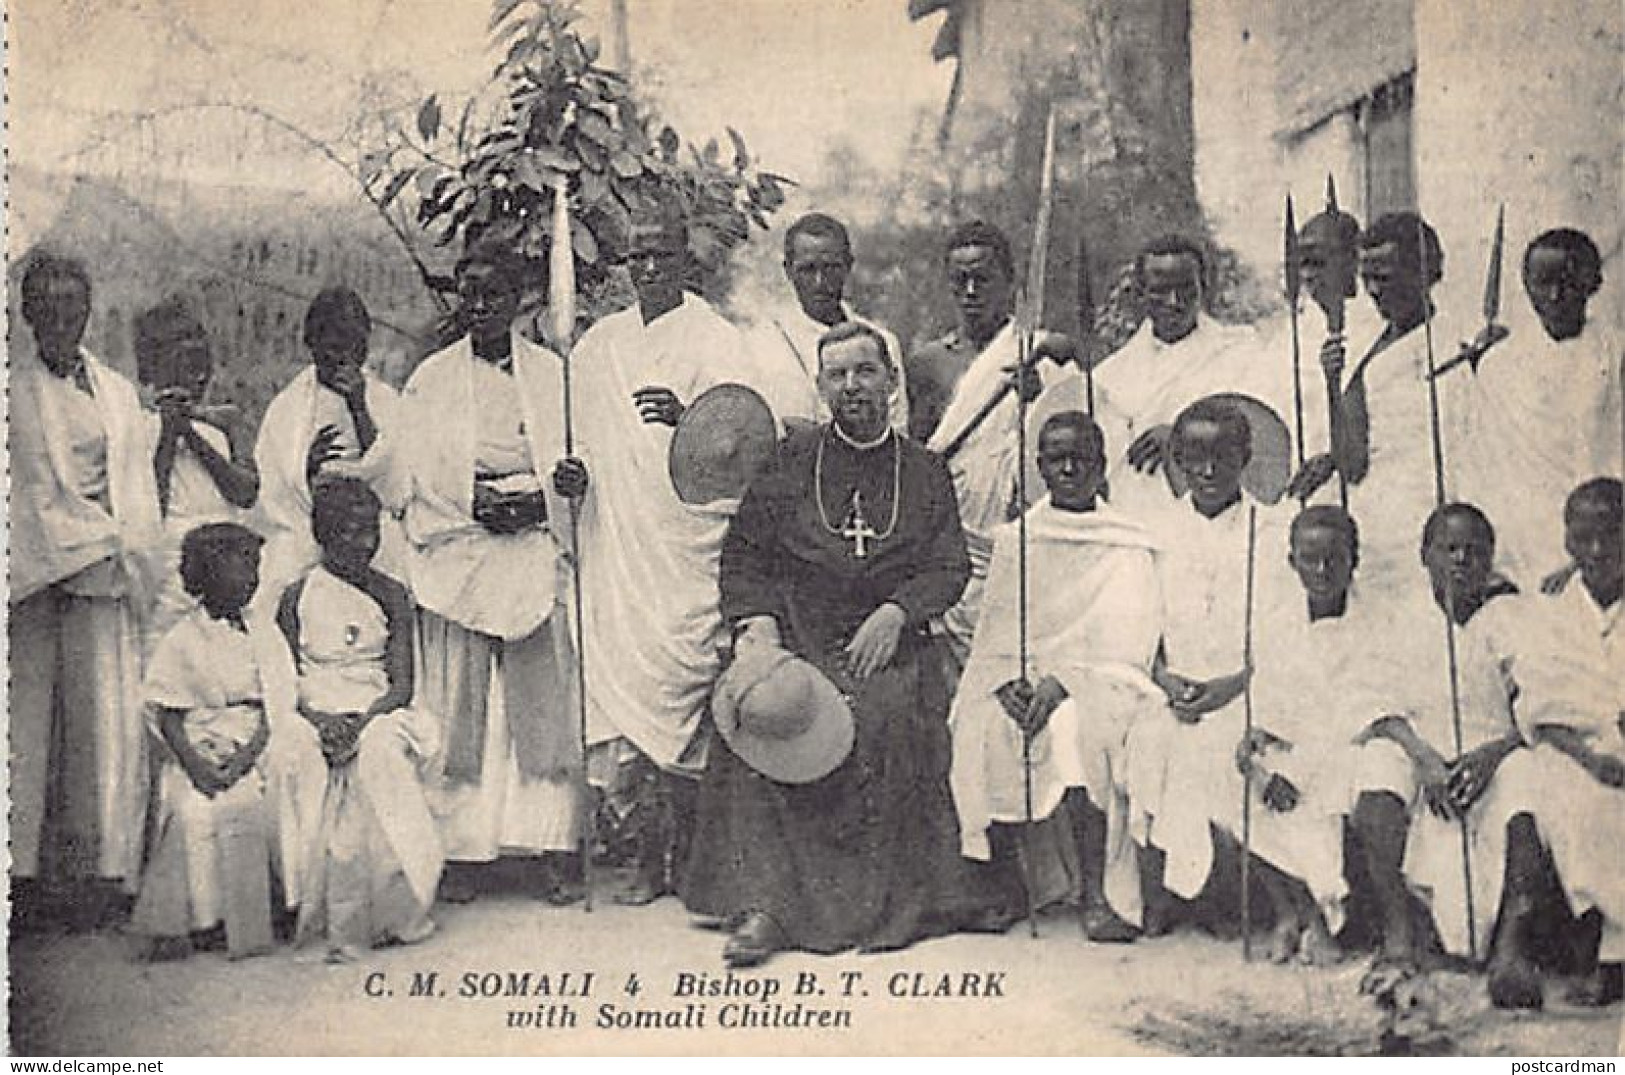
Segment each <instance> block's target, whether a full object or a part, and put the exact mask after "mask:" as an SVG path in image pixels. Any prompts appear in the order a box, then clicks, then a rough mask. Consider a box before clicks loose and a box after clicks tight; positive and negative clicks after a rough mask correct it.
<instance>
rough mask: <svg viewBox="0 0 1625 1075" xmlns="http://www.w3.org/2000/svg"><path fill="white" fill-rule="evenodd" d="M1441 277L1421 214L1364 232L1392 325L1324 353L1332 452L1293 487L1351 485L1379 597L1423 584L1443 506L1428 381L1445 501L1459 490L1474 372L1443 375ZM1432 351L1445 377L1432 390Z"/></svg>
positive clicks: (1445, 334) (1311, 489) (1364, 572)
mask: <svg viewBox="0 0 1625 1075" xmlns="http://www.w3.org/2000/svg"><path fill="white" fill-rule="evenodd" d="M1443 274H1444V252H1443V249H1442V248H1441V247H1440V245H1439V240H1438V236H1437V235H1436V234H1435V233H1434V231H1433V228H1432V227H1431V226H1430V225H1428V224H1427V223H1426V222H1425V221H1423V220H1422V219H1421V218H1420V217H1419V216H1417V215H1416V214H1415V213H1409V212H1402V213H1389V214H1385V215H1384V216H1382V217H1381V218H1379V219H1378V220H1377V221H1376V222H1375V223H1373V224H1372V225H1371V226H1370V227H1369V228H1367V229H1366V231H1365V232H1364V233H1363V234H1362V235H1361V236H1360V277H1361V280H1362V281H1363V283H1364V285H1365V290H1366V294H1367V295H1368V296H1369V297H1370V299H1371V302H1372V304H1373V305H1374V306H1375V307H1376V309H1377V312H1378V313H1379V314H1381V315H1382V319H1383V324H1382V326H1381V330H1380V332H1378V333H1377V334H1376V335H1375V337H1374V338H1365V339H1362V338H1358V337H1355V336H1352V335H1351V336H1350V337H1349V339H1348V341H1347V343H1346V344H1345V342H1344V341H1343V340H1342V339H1340V338H1337V337H1333V338H1331V339H1328V340H1327V341H1326V343H1325V344H1324V345H1323V346H1322V348H1321V354H1320V363H1321V367H1322V369H1323V370H1326V371H1328V375H1335V378H1334V379H1335V380H1336V381H1337V382H1338V384H1339V386H1340V387H1339V396H1338V407H1337V409H1336V411H1335V412H1334V413H1333V414H1332V416H1331V417H1332V430H1331V432H1332V449H1331V451H1330V452H1326V453H1322V454H1320V455H1316V456H1311V457H1310V458H1309V459H1308V461H1307V463H1306V464H1305V466H1304V468H1303V469H1302V471H1301V472H1300V473H1299V474H1298V475H1297V476H1296V477H1295V478H1294V479H1293V485H1292V492H1293V495H1295V496H1310V495H1312V494H1313V493H1315V491H1316V490H1318V489H1319V488H1320V487H1321V486H1322V485H1323V484H1324V483H1325V482H1327V481H1328V480H1330V479H1332V478H1333V477H1334V475H1341V476H1342V479H1343V480H1344V481H1346V482H1347V485H1348V491H1349V492H1348V496H1349V502H1348V508H1349V510H1350V511H1351V512H1352V513H1353V514H1354V516H1355V518H1357V519H1359V520H1361V526H1362V529H1363V530H1364V531H1365V548H1364V549H1363V550H1362V551H1361V556H1360V559H1361V564H1362V567H1361V578H1362V580H1363V585H1364V587H1365V589H1366V592H1367V595H1368V596H1370V597H1371V598H1373V599H1374V600H1379V601H1388V600H1390V599H1391V598H1393V597H1394V596H1395V595H1396V594H1399V593H1402V592H1404V591H1405V590H1407V589H1410V588H1411V587H1412V586H1413V585H1414V583H1415V571H1414V566H1415V548H1414V545H1415V539H1414V537H1413V535H1415V534H1417V533H1419V532H1420V531H1421V528H1422V523H1423V521H1424V520H1425V519H1426V518H1427V516H1428V513H1429V512H1431V511H1432V510H1433V508H1434V507H1435V506H1436V505H1437V504H1438V502H1439V498H1440V493H1439V490H1438V489H1437V488H1436V484H1437V483H1436V481H1435V453H1434V448H1433V435H1432V429H1433V424H1432V408H1431V401H1430V395H1431V392H1430V385H1432V386H1435V387H1436V388H1437V390H1438V409H1439V423H1440V426H1439V440H1440V444H1441V449H1442V452H1443V460H1442V465H1443V478H1444V488H1443V496H1445V497H1449V496H1452V495H1454V493H1455V489H1456V486H1457V484H1458V476H1457V470H1458V468H1459V466H1460V460H1459V459H1458V458H1457V452H1458V451H1459V449H1460V447H1461V443H1462V427H1463V423H1464V422H1465V392H1466V383H1467V381H1468V380H1470V378H1471V374H1470V372H1469V371H1468V369H1467V368H1466V366H1464V365H1458V366H1455V367H1453V368H1450V369H1448V370H1446V369H1445V367H1446V366H1447V364H1448V361H1449V359H1451V358H1453V357H1454V354H1455V348H1454V345H1453V344H1452V343H1451V342H1450V341H1453V340H1455V339H1456V337H1455V336H1453V335H1451V328H1450V324H1449V319H1448V318H1445V317H1440V316H1439V315H1438V313H1437V312H1436V311H1435V309H1434V306H1433V300H1432V297H1431V295H1432V290H1433V287H1434V285H1435V284H1437V283H1438V282H1439V281H1440V280H1441V279H1442V278H1443ZM1430 341H1431V347H1430ZM1430 352H1431V354H1432V358H1433V366H1434V369H1435V370H1436V371H1444V372H1441V373H1439V375H1438V376H1437V378H1436V379H1435V380H1433V381H1432V382H1430V381H1429V379H1428V364H1429V355H1430ZM1348 354H1353V355H1355V356H1356V360H1355V361H1354V362H1353V363H1349V362H1348V361H1347V356H1348Z"/></svg>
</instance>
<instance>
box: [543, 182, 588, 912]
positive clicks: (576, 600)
mask: <svg viewBox="0 0 1625 1075" xmlns="http://www.w3.org/2000/svg"><path fill="white" fill-rule="evenodd" d="M548 270H549V272H548V278H549V295H548V315H549V319H550V320H551V321H552V326H551V327H552V335H553V345H554V346H555V347H557V348H558V349H559V357H560V358H561V359H562V361H561V363H560V365H561V368H562V376H563V381H564V384H563V395H564V400H563V404H564V415H563V417H564V454H565V456H566V457H569V458H574V457H575V408H574V399H573V396H574V393H573V391H572V384H571V380H570V366H571V362H570V352H571V351H572V350H573V349H574V340H575V319H576V279H575V251H574V249H573V248H572V245H571V242H570V200H569V195H568V194H567V193H566V191H565V187H564V184H563V183H560V184H558V185H557V186H555V187H554V188H553V243H552V246H551V249H550V250H549V251H548ZM570 596H571V611H572V612H573V614H574V620H575V632H574V634H575V639H574V641H575V651H576V739H577V745H578V747H579V748H580V750H581V789H580V797H581V809H582V811H583V813H584V814H585V817H584V819H583V821H582V828H581V834H580V843H581V877H582V887H583V888H584V889H585V892H584V894H583V898H582V904H581V906H582V910H583V911H587V912H590V911H591V910H592V854H593V845H594V844H595V843H596V842H597V841H596V829H597V811H596V810H595V809H594V807H593V800H592V785H591V783H590V782H589V781H588V777H587V644H586V635H587V629H586V619H585V612H586V605H585V602H584V600H583V595H582V592H581V502H580V501H579V500H577V499H576V498H574V497H571V498H570Z"/></svg>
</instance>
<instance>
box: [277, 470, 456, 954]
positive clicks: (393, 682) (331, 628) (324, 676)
mask: <svg viewBox="0 0 1625 1075" xmlns="http://www.w3.org/2000/svg"><path fill="white" fill-rule="evenodd" d="M378 512H379V503H378V497H377V495H376V494H375V493H373V491H372V490H371V489H370V488H369V487H368V486H367V484H366V483H365V482H363V481H360V480H359V479H356V478H326V479H323V480H322V481H320V482H319V483H318V484H317V486H316V489H315V490H314V492H313V494H312V506H311V529H312V531H313V532H314V535H315V538H316V543H317V544H318V545H319V546H320V548H321V555H322V560H321V563H320V564H318V565H317V566H316V567H314V568H312V569H311V570H310V571H309V572H308V573H307V574H306V575H305V576H304V578H302V579H301V580H299V581H298V582H295V583H294V584H293V585H292V586H290V587H288V588H287V590H285V591H284V592H283V594H282V598H281V600H280V602H279V604H278V607H277V625H278V626H279V627H280V628H281V630H282V634H283V637H284V638H285V639H286V641H287V646H288V649H289V650H290V651H291V652H292V654H293V658H294V663H295V668H296V673H297V679H298V710H299V714H300V715H301V716H302V717H303V718H304V719H305V720H306V721H308V722H309V723H310V725H311V726H312V727H313V728H314V729H315V730H316V732H317V735H318V737H319V740H320V744H321V753H322V756H323V758H324V759H325V761H326V767H327V777H326V791H325V795H324V796H323V797H322V807H321V816H320V821H319V824H317V825H316V826H314V827H313V831H312V837H311V839H310V841H309V844H308V847H307V849H306V856H305V858H304V862H303V864H304V867H305V870H306V873H305V877H306V885H305V890H304V904H303V906H302V907H301V909H300V921H299V941H300V943H301V944H311V943H317V942H321V943H325V945H326V948H327V953H328V956H329V958H331V959H335V960H345V959H353V958H355V957H356V956H357V955H358V954H359V953H360V952H361V951H362V950H364V949H366V948H370V947H372V946H374V945H377V944H383V943H389V942H398V943H402V944H411V943H414V942H416V941H420V940H423V939H424V938H426V937H428V936H429V935H430V934H431V933H432V932H433V931H434V924H433V922H431V921H430V919H429V906H430V904H431V903H432V902H433V901H434V892H435V886H436V885H438V884H439V881H440V867H441V861H442V856H441V849H440V841H439V838H438V836H437V835H436V830H435V825H434V820H433V818H432V817H431V816H430V814H429V809H428V806H427V805H426V803H425V801H424V796H423V787H422V785H421V783H420V782H419V776H418V768H417V766H418V764H419V763H420V762H422V761H423V760H424V759H425V758H428V757H432V756H433V754H434V752H435V728H434V724H433V722H432V721H431V720H429V719H427V716H426V714H424V713H423V712H422V711H420V710H414V709H411V708H409V706H410V705H411V702H412V692H413V644H412V636H413V612H412V605H411V599H410V598H409V597H408V596H407V593H406V590H405V589H404V588H403V587H402V586H401V585H400V583H398V582H395V581H394V580H392V579H390V578H388V577H386V576H384V575H382V574H380V573H379V572H378V571H377V570H376V569H374V568H373V566H372V558H373V556H374V554H375V553H376V552H377V551H378Z"/></svg>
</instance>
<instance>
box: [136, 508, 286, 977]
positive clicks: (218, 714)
mask: <svg viewBox="0 0 1625 1075" xmlns="http://www.w3.org/2000/svg"><path fill="white" fill-rule="evenodd" d="M260 543H261V542H260V538H259V536H258V535H256V534H254V533H253V532H252V531H250V530H247V529H245V528H243V527H241V526H237V525H235V524H233V523H212V524H207V525H204V526H200V527H198V528H196V529H195V530H193V531H191V532H190V533H188V534H187V535H186V537H185V539H184V540H183V542H182V544H181V556H180V577H181V581H182V584H183V585H184V587H185V590H186V592H187V593H188V594H190V595H191V596H193V597H195V598H196V599H197V601H198V606H197V607H196V608H194V609H193V610H192V611H191V612H189V613H187V614H186V615H185V616H184V617H183V618H182V619H181V620H180V621H179V622H178V623H176V624H175V626H174V627H173V628H172V629H171V630H170V631H169V633H168V634H167V635H165V636H164V638H163V640H162V641H161V642H160V643H159V644H158V647H157V649H156V651H155V652H154V653H153V656H152V661H151V664H150V665H149V666H148V669H147V677H146V690H145V695H146V703H147V707H148V713H149V717H150V719H151V721H152V723H153V724H154V725H155V726H156V727H155V731H156V733H157V735H158V737H159V738H161V739H162V740H163V742H164V744H165V745H166V746H167V747H168V748H169V749H168V757H167V758H166V760H165V762H164V767H163V773H162V777H161V781H160V788H161V800H160V813H159V822H158V830H157V839H156V842H155V845H154V851H153V855H152V858H151V860H150V861H149V862H148V864H147V869H146V872H145V875H144V876H143V878H142V885H141V895H140V898H139V900H138V901H137V903H136V908H135V915H134V918H133V920H132V930H133V931H134V932H136V933H137V934H140V935H143V936H146V937H148V938H151V940H152V946H151V951H150V955H151V956H152V957H153V958H176V957H179V956H182V955H185V954H187V953H188V952H189V951H190V950H191V943H189V942H193V943H200V944H202V943H208V942H209V941H213V940H218V937H219V931H220V930H221V928H222V926H223V929H224V933H225V940H226V943H227V945H228V948H229V951H230V952H231V954H232V955H233V956H234V957H235V956H246V955H254V954H257V953H260V952H264V951H266V950H268V949H269V948H270V946H271V903H272V896H271V875H270V863H271V858H272V840H271V834H272V832H273V830H274V825H273V824H272V821H271V810H270V809H269V806H268V802H269V797H268V793H267V773H268V768H269V767H268V764H267V761H268V753H267V747H268V745H269V742H270V737H271V730H270V723H269V722H268V720H267V717H266V692H265V688H264V683H263V680H262V677H261V668H262V667H263V662H262V660H261V656H262V655H263V653H264V652H265V651H264V649H263V648H262V647H263V640H262V639H261V637H260V634H259V632H258V631H255V630H251V629H250V628H249V625H248V623H247V621H245V620H244V618H243V607H244V606H245V605H246V604H247V603H248V599H249V598H250V597H251V596H252V595H253V593H254V588H255V587H256V586H257V585H259V559H260ZM273 652H274V651H273Z"/></svg>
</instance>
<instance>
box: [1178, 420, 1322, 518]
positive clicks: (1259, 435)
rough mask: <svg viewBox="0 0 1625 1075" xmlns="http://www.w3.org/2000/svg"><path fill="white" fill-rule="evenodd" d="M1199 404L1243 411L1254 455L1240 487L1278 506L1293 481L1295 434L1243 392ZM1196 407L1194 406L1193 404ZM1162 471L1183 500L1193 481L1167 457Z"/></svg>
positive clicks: (1250, 459) (1243, 475)
mask: <svg viewBox="0 0 1625 1075" xmlns="http://www.w3.org/2000/svg"><path fill="white" fill-rule="evenodd" d="M1199 402H1202V403H1219V404H1223V405H1224V406H1227V407H1233V408H1235V409H1236V410H1238V411H1240V412H1241V414H1242V417H1244V418H1246V419H1247V428H1248V429H1249V430H1250V431H1251V433H1252V455H1251V458H1249V459H1248V460H1247V466H1246V467H1245V468H1244V469H1243V470H1242V472H1241V487H1242V488H1243V489H1245V490H1246V491H1247V493H1248V495H1249V496H1251V497H1252V498H1253V499H1254V500H1257V501H1259V502H1261V503H1264V504H1276V503H1279V502H1280V500H1281V497H1282V496H1284V495H1285V494H1286V488H1287V486H1288V485H1289V484H1291V481H1292V434H1291V433H1290V432H1289V431H1288V430H1287V427H1286V423H1285V422H1283V421H1281V416H1280V415H1278V414H1276V413H1275V411H1274V409H1273V408H1271V407H1270V405H1269V404H1267V403H1263V402H1260V401H1259V400H1257V399H1254V398H1253V397H1252V396H1248V395H1243V394H1242V393H1240V392H1219V393H1217V394H1215V395H1211V396H1206V397H1204V398H1203V399H1202V400H1200V401H1199ZM1192 406H1194V404H1192ZM1163 463H1164V465H1163V470H1164V472H1165V473H1166V474H1167V476H1168V487H1169V488H1170V489H1172V490H1173V491H1174V495H1175V496H1184V495H1185V493H1186V492H1187V491H1188V490H1189V489H1190V480H1189V479H1188V478H1187V477H1186V476H1185V474H1184V472H1183V471H1181V470H1180V469H1179V467H1178V466H1177V465H1176V464H1175V463H1174V460H1173V453H1172V452H1169V453H1167V458H1165V459H1164V461H1163Z"/></svg>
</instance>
